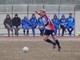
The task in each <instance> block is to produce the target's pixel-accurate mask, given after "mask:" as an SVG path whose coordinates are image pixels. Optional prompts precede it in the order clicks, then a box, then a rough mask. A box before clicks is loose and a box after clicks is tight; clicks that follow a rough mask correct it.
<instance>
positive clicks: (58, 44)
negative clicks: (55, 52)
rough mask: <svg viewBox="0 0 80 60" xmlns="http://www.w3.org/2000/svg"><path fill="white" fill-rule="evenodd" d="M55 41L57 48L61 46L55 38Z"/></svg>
mask: <svg viewBox="0 0 80 60" xmlns="http://www.w3.org/2000/svg"><path fill="white" fill-rule="evenodd" d="M55 42H56V44H57V46H58V48H61V47H60V42H59V41H58V40H56V41H55Z"/></svg>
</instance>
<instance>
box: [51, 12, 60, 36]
mask: <svg viewBox="0 0 80 60" xmlns="http://www.w3.org/2000/svg"><path fill="white" fill-rule="evenodd" d="M52 22H53V24H54V27H55V31H54V33H55V35H57V30H58V29H59V24H60V23H59V19H58V17H57V15H56V14H54V17H53V19H52Z"/></svg>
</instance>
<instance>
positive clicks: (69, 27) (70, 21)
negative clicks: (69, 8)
mask: <svg viewBox="0 0 80 60" xmlns="http://www.w3.org/2000/svg"><path fill="white" fill-rule="evenodd" d="M67 23H68V24H67V30H68V32H69V35H70V36H71V34H72V31H73V30H74V26H75V20H74V18H73V17H72V13H69V17H68V18H67Z"/></svg>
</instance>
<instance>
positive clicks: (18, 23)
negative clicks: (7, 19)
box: [12, 14, 21, 36]
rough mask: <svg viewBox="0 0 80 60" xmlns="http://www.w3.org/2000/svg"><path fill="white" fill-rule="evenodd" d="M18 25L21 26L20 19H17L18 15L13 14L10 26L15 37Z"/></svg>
mask: <svg viewBox="0 0 80 60" xmlns="http://www.w3.org/2000/svg"><path fill="white" fill-rule="evenodd" d="M20 24H21V19H20V18H19V17H18V14H15V17H14V18H13V19H12V25H13V26H14V30H15V35H17V36H18V31H19V26H20Z"/></svg>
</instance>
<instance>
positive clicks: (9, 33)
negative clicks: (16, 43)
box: [7, 29, 10, 37]
mask: <svg viewBox="0 0 80 60" xmlns="http://www.w3.org/2000/svg"><path fill="white" fill-rule="evenodd" d="M7 31H8V37H9V36H10V30H9V29H7Z"/></svg>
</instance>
